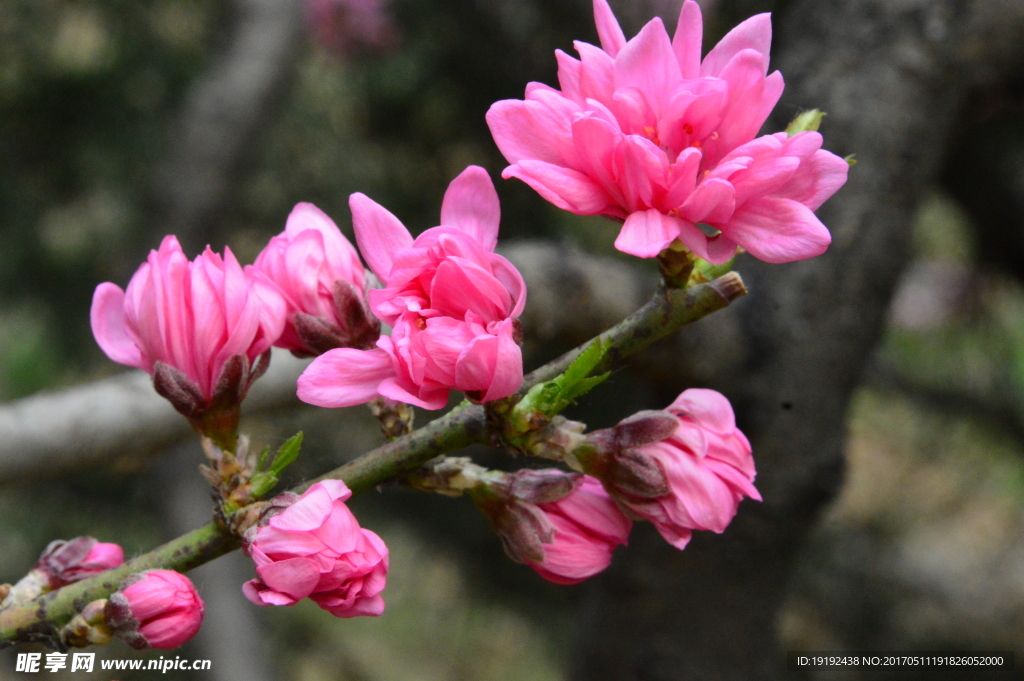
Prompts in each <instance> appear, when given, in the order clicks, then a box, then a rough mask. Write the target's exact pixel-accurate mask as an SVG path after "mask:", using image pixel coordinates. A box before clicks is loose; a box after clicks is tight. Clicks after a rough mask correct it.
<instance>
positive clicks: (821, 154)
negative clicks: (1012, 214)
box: [487, 0, 849, 264]
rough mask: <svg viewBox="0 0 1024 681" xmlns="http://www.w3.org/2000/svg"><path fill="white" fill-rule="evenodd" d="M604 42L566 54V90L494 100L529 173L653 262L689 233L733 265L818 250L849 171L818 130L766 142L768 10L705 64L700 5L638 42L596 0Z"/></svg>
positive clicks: (776, 92)
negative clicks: (608, 220) (736, 258)
mask: <svg viewBox="0 0 1024 681" xmlns="http://www.w3.org/2000/svg"><path fill="white" fill-rule="evenodd" d="M594 17H595V20H596V23H597V32H598V36H599V38H600V42H601V48H598V47H595V46H594V45H589V44H587V43H584V42H576V43H575V46H576V50H577V52H578V53H579V55H580V58H579V59H574V58H573V57H570V56H569V55H567V54H565V53H563V52H562V51H560V50H559V51H556V53H555V55H556V58H557V60H558V81H559V85H560V87H561V90H556V89H554V88H551V87H549V86H547V85H543V84H541V83H530V84H529V85H527V87H526V99H525V100H505V101H501V102H497V103H495V104H494V105H493V106H492V107H491V109H490V111H488V112H487V123H488V125H489V126H490V128H491V132H492V134H493V135H494V141H495V142H496V143H497V145H498V147H499V149H501V152H502V153H503V154H504V155H505V158H506V159H508V161H509V163H511V165H510V166H509V167H508V168H506V169H505V171H504V173H502V176H503V177H506V178H508V177H518V178H519V179H521V180H523V181H524V182H526V183H527V184H529V185H530V186H531V187H533V189H535V190H536V191H537V192H538V193H539V194H540V195H541V196H543V197H544V198H545V199H547V200H548V201H550V202H552V203H553V204H555V205H556V206H558V207H559V208H562V209H564V210H567V211H571V212H573V213H576V214H579V215H607V216H610V217H613V218H616V219H619V220H622V221H624V224H623V226H622V230H621V232H620V233H619V237H618V239H617V240H616V242H615V247H616V248H618V249H619V250H620V251H623V252H625V253H630V254H632V255H636V256H639V257H642V258H650V257H654V256H656V255H658V253H659V252H661V251H662V250H663V249H664V248H666V247H668V246H669V245H670V244H672V243H673V242H674V241H676V240H677V239H678V240H679V241H681V242H682V244H684V245H685V246H686V247H687V248H689V249H690V250H691V251H692V252H693V253H695V254H696V255H698V256H699V257H701V258H704V259H706V260H709V261H710V262H712V263H716V264H719V263H724V262H726V261H728V260H729V259H730V258H731V257H732V256H733V254H734V253H735V252H736V248H737V246H742V247H743V248H744V249H746V250H747V251H749V252H750V253H751V254H753V255H754V256H755V257H757V258H759V259H761V260H764V261H766V262H771V263H782V262H790V261H793V260H801V259H804V258H810V257H813V256H816V255H820V254H821V253H823V252H824V251H825V249H826V248H827V247H828V245H829V243H830V241H831V236H830V235H829V232H828V229H826V227H825V226H824V225H823V224H822V223H821V221H820V220H818V218H817V217H815V215H814V213H813V211H814V210H816V209H817V208H818V207H819V206H821V204H822V203H824V201H825V200H826V199H828V198H829V197H830V196H831V195H832V194H834V193H835V192H836V191H837V190H838V189H839V188H840V187H841V186H842V185H843V183H844V182H845V181H846V175H847V171H848V168H849V166H848V164H847V163H846V162H845V161H844V160H843V159H841V158H839V157H837V156H835V155H834V154H831V153H829V152H827V151H823V150H822V149H821V144H822V138H821V135H819V134H818V133H817V132H801V133H798V134H796V135H794V136H793V137H788V138H787V136H786V134H785V133H779V134H776V135H768V136H765V137H760V138H757V139H755V136H756V135H757V133H758V131H759V129H760V128H761V126H762V125H763V124H764V122H765V120H766V119H767V118H768V115H769V113H770V112H771V110H772V108H773V107H774V106H775V104H776V102H777V101H778V99H779V97H780V95H781V94H782V89H783V82H782V75H781V74H780V73H779V72H778V71H776V72H774V73H772V74H770V75H769V74H768V51H769V47H770V45H771V20H770V17H769V15H768V14H759V15H757V16H754V17H751V18H750V19H748V20H746V21H744V22H743V23H741V24H740V25H739V26H737V27H736V28H734V29H733V30H732V31H730V32H729V33H728V34H727V35H726V36H725V37H724V38H723V39H722V41H721V42H719V43H718V45H717V46H715V47H714V48H713V49H712V50H711V51H710V52H709V53H708V54H707V55H706V56H705V57H704V59H703V60H701V38H702V33H703V28H702V21H701V13H700V7H699V6H698V5H697V3H696V2H693V0H686V2H684V3H683V7H682V10H681V12H680V15H679V23H678V25H677V28H676V31H675V36H674V37H673V38H672V39H671V40H670V39H669V36H668V33H667V32H666V30H665V27H664V25H663V24H662V22H661V19H659V18H655V19H653V20H651V21H650V22H649V23H648V24H647V25H646V26H644V28H643V29H642V30H641V31H640V33H639V34H637V35H636V36H635V37H634V38H633V39H631V40H629V41H627V40H626V39H625V36H624V35H623V32H622V29H621V28H620V27H619V24H618V22H617V21H616V19H615V16H614V15H613V14H612V11H611V9H610V8H609V6H608V3H607V1H606V0H594Z"/></svg>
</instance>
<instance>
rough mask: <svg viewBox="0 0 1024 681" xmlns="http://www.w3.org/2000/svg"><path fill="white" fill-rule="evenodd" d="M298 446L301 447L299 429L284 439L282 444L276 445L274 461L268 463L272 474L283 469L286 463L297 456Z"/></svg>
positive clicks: (300, 432)
mask: <svg viewBox="0 0 1024 681" xmlns="http://www.w3.org/2000/svg"><path fill="white" fill-rule="evenodd" d="M300 447H302V431H301V430H300V431H299V432H298V433H296V434H295V435H292V436H291V437H290V438H288V439H287V440H285V441H284V444H282V445H281V446H280V447H278V449H277V454H275V455H274V462H273V463H272V464H270V470H271V471H272V472H273V473H274V474H277V473H280V472H281V471H283V470H284V469H285V468H286V467H287V466H288V464H290V463H291V462H292V461H295V459H297V458H298V456H299V448H300Z"/></svg>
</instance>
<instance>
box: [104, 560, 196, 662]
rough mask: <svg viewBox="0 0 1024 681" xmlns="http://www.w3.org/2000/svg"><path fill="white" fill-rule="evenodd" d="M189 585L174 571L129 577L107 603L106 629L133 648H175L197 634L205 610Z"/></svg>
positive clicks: (189, 582) (157, 571)
mask: <svg viewBox="0 0 1024 681" xmlns="http://www.w3.org/2000/svg"><path fill="white" fill-rule="evenodd" d="M205 607H206V606H205V605H204V604H203V599H202V598H200V597H199V593H198V592H196V589H195V587H194V586H192V582H191V581H190V580H189V578H188V577H186V576H185V575H183V574H181V573H178V572H175V571H173V570H149V571H146V572H142V573H139V574H137V575H132V576H131V577H129V578H128V579H126V580H125V586H124V587H122V589H121V590H120V591H115V592H114V593H113V594H111V596H110V598H109V599H108V600H107V605H106V606H105V608H104V613H103V614H104V618H105V620H106V623H107V626H108V627H110V628H111V630H112V631H113V632H114V633H115V634H116V635H118V636H120V637H121V638H123V639H124V640H125V642H127V643H128V645H130V646H132V647H133V648H138V649H142V648H159V649H161V650H167V649H170V648H177V647H178V646H180V645H182V644H184V643H185V642H186V641H188V640H189V639H191V638H192V637H193V636H195V635H196V632H197V631H199V625H200V624H202V622H203V611H204V610H205Z"/></svg>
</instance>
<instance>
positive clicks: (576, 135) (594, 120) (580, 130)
mask: <svg viewBox="0 0 1024 681" xmlns="http://www.w3.org/2000/svg"><path fill="white" fill-rule="evenodd" d="M572 137H573V142H574V143H575V145H576V153H577V155H578V157H579V159H580V164H581V166H580V168H581V169H582V170H583V171H584V172H585V173H586V174H587V176H588V177H589V178H591V179H592V180H596V181H597V183H599V184H600V186H602V187H603V188H604V190H605V191H606V192H607V195H608V196H609V198H612V199H614V201H615V202H616V203H619V204H625V202H626V200H625V196H624V195H623V193H622V190H621V189H620V187H619V184H618V182H617V181H616V178H615V171H614V167H613V155H614V152H615V147H616V145H617V144H618V141H619V140H620V139H621V138H622V132H621V131H620V130H619V129H618V128H617V127H615V126H613V125H612V124H611V123H609V122H608V121H606V120H604V119H602V118H599V117H597V116H594V115H588V114H585V115H583V116H580V117H579V118H577V119H576V120H575V121H573V124H572Z"/></svg>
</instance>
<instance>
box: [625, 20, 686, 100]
mask: <svg viewBox="0 0 1024 681" xmlns="http://www.w3.org/2000/svg"><path fill="white" fill-rule="evenodd" d="M681 79H682V76H681V75H680V73H679V62H678V60H677V59H676V55H675V53H674V52H673V51H672V42H671V41H670V40H669V38H668V33H666V32H665V25H664V24H662V23H661V19H660V18H658V17H655V18H654V19H651V21H649V22H648V23H647V25H646V26H644V27H643V28H642V29H641V30H640V33H638V34H637V35H636V37H635V38H633V39H632V40H630V41H629V43H627V44H626V46H625V47H624V48H623V50H622V52H620V53H619V56H618V57H616V58H615V86H616V87H620V88H621V87H631V86H632V87H636V88H638V89H639V90H640V91H642V92H644V93H645V94H646V95H647V96H648V97H649V98H651V103H652V104H654V105H655V106H656V107H657V111H658V113H661V104H662V103H663V102H664V100H665V99H666V98H667V97H668V94H669V91H670V89H671V88H673V87H675V86H676V84H678V83H679V81H680V80H681Z"/></svg>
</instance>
